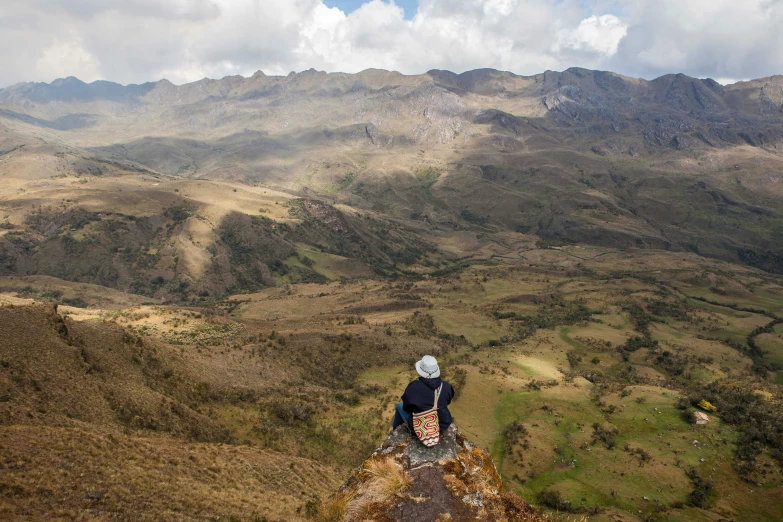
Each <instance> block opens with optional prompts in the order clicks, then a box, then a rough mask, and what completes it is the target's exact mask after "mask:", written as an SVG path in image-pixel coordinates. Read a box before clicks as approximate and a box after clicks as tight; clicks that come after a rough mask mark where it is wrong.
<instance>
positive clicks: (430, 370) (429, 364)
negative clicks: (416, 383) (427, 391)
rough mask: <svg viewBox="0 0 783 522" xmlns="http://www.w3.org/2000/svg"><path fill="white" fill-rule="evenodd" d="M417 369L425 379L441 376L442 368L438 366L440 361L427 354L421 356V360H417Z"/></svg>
mask: <svg viewBox="0 0 783 522" xmlns="http://www.w3.org/2000/svg"><path fill="white" fill-rule="evenodd" d="M416 371H417V372H419V375H421V376H422V377H424V378H425V379H434V378H435V377H440V368H438V361H436V360H435V357H433V356H431V355H425V356H424V357H422V358H421V361H418V362H416Z"/></svg>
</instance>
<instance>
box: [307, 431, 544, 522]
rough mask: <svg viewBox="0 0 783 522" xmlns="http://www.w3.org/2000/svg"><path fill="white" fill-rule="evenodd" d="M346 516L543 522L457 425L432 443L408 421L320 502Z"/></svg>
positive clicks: (324, 511)
mask: <svg viewBox="0 0 783 522" xmlns="http://www.w3.org/2000/svg"><path fill="white" fill-rule="evenodd" d="M321 518H322V519H328V520H334V521H338V520H339V521H342V522H353V521H364V520H384V521H389V522H392V521H416V522H425V521H447V520H448V521H450V522H461V521H469V520H470V521H474V520H482V521H495V522H503V521H508V522H512V521H520V522H523V521H538V520H542V519H541V518H539V516H538V515H537V513H536V510H535V508H533V507H532V506H531V505H530V504H528V503H527V502H525V501H524V500H522V499H521V498H520V497H518V496H516V495H514V494H512V493H509V492H507V491H505V490H504V489H503V485H502V482H501V479H500V475H499V474H498V472H497V470H496V469H495V465H494V464H493V462H492V458H491V457H490V455H489V454H488V453H487V452H486V451H484V450H482V449H481V448H479V447H477V446H475V445H474V444H472V443H471V442H470V441H468V440H467V439H466V438H465V437H464V436H463V435H462V434H461V433H459V431H458V429H457V427H456V426H455V425H452V426H451V427H450V428H449V429H448V430H447V431H446V432H445V433H443V434H442V435H441V440H440V443H439V444H438V445H436V446H434V447H431V448H428V447H426V446H424V445H423V444H421V442H419V440H418V439H416V438H415V437H412V436H411V434H410V433H409V432H408V429H407V428H406V427H405V426H404V425H403V426H400V427H399V428H397V429H396V430H395V431H394V432H392V434H391V435H389V437H388V439H386V441H385V442H384V443H383V444H382V445H381V447H379V448H378V449H377V450H375V452H374V453H373V454H372V456H370V458H368V459H367V460H366V461H365V462H364V463H363V464H362V465H361V466H360V467H359V469H358V470H357V471H356V472H355V473H354V475H353V476H352V477H351V478H350V479H348V481H347V482H346V483H345V484H344V485H343V486H342V487H341V488H340V490H339V491H338V492H337V493H336V494H335V495H334V496H333V497H332V498H330V499H329V500H328V501H326V502H325V503H324V504H323V505H322V506H321Z"/></svg>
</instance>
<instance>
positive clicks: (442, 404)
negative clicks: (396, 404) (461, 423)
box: [402, 377, 454, 432]
mask: <svg viewBox="0 0 783 522" xmlns="http://www.w3.org/2000/svg"><path fill="white" fill-rule="evenodd" d="M441 385H442V386H443V388H442V389H441V392H440V398H439V399H438V422H439V423H440V431H441V432H444V431H446V430H447V429H448V427H449V426H450V425H451V423H452V422H454V419H453V418H452V417H451V412H450V411H449V407H448V406H449V404H450V403H451V399H453V398H454V388H453V387H452V386H451V384H449V383H448V382H446V381H444V380H441V378H440V377H435V378H432V379H425V378H424V377H419V379H418V380H415V381H413V382H411V383H410V384H409V385H408V387H407V388H405V393H403V394H402V408H403V409H404V410H405V411H408V412H411V413H421V412H423V411H427V410H429V409H432V406H433V405H434V400H435V390H437V389H438V387H439V386H441Z"/></svg>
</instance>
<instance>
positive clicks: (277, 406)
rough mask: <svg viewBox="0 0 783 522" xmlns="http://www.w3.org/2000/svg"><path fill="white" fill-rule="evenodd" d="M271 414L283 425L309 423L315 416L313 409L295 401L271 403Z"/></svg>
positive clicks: (287, 400)
mask: <svg viewBox="0 0 783 522" xmlns="http://www.w3.org/2000/svg"><path fill="white" fill-rule="evenodd" d="M272 413H273V414H274V415H275V416H276V417H277V418H278V419H280V420H281V421H283V422H284V423H285V424H289V425H290V424H294V423H295V422H309V421H310V420H312V418H313V415H315V407H314V406H313V405H312V404H308V403H306V402H304V401H300V400H297V399H280V400H277V401H275V402H274V403H272Z"/></svg>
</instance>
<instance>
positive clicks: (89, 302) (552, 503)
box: [0, 248, 783, 521]
mask: <svg viewBox="0 0 783 522" xmlns="http://www.w3.org/2000/svg"><path fill="white" fill-rule="evenodd" d="M583 250H590V249H589V248H584V249H583ZM594 250H595V252H592V251H590V252H580V254H594V255H580V256H579V258H575V257H574V256H573V255H571V254H572V253H569V252H564V251H562V250H557V249H531V250H529V251H527V252H525V253H524V261H519V260H512V261H505V260H487V261H483V262H476V263H474V264H473V265H471V266H469V267H466V268H462V269H460V270H455V271H454V272H452V273H450V274H445V275H442V276H440V277H428V278H423V279H421V280H418V281H397V282H383V281H377V280H372V279H365V280H357V281H344V282H331V283H324V284H316V283H311V284H290V285H285V286H281V287H275V288H269V289H266V290H263V291H260V292H257V293H250V294H241V295H235V296H233V297H230V298H228V299H225V300H222V301H208V302H205V303H203V306H175V305H164V304H160V303H156V302H152V301H149V300H142V299H140V298H137V297H135V296H131V295H127V294H120V293H117V294H116V295H115V294H111V293H108V294H105V295H101V292H99V291H96V289H95V288H94V287H91V286H89V285H80V284H76V283H67V282H64V281H60V280H55V279H51V278H49V279H45V278H44V279H42V278H34V277H31V278H2V279H0V288H2V290H3V293H2V295H0V325H2V327H0V363H1V364H0V377H1V378H2V380H0V397H2V401H1V402H0V421H1V422H2V424H1V425H0V453H1V454H2V467H3V473H2V474H0V475H1V476H0V494H1V495H2V498H3V502H4V504H3V507H2V509H0V516H2V517H3V518H5V519H9V520H10V519H29V520H34V519H39V518H41V517H53V518H61V519H84V520H89V519H128V520H130V519H133V520H141V519H147V520H154V519H163V518H165V519H183V520H184V519H194V520H217V519H218V518H220V519H221V520H222V519H229V520H232V519H233V520H254V519H255V520H263V519H264V518H263V517H266V519H267V520H278V519H281V520H298V519H304V518H307V517H315V516H317V515H316V513H317V505H318V502H319V501H320V500H321V499H322V498H324V497H325V496H326V495H328V493H329V492H332V491H334V490H335V489H336V487H337V486H339V484H340V483H341V481H342V480H344V479H345V478H347V477H348V476H349V475H350V473H351V471H352V470H353V469H354V468H355V467H356V466H357V465H359V464H360V463H361V462H362V461H363V460H364V459H365V458H366V457H368V456H369V455H370V453H371V452H372V450H373V449H374V448H375V447H376V446H377V445H378V444H379V443H380V442H381V441H382V440H383V438H384V436H385V433H386V431H387V429H388V423H389V421H390V418H391V414H392V411H393V410H392V408H393V405H394V403H395V402H397V401H398V397H399V395H400V394H401V392H402V390H403V389H404V386H405V385H406V384H407V382H408V381H409V380H410V379H412V378H414V373H413V370H412V362H413V361H415V360H416V359H417V358H419V357H420V356H421V355H423V354H425V353H429V354H431V355H434V356H436V357H437V358H438V359H439V361H440V362H441V365H442V368H443V374H444V377H445V378H446V379H447V380H450V381H451V382H452V383H453V384H454V385H455V387H456V388H457V390H458V396H457V398H456V400H455V402H454V403H453V405H452V411H453V413H454V415H455V418H456V422H457V424H458V425H459V427H460V429H461V430H462V431H463V432H464V433H465V434H466V435H467V436H468V437H470V438H471V439H472V440H473V441H474V442H476V443H478V444H479V445H481V446H483V447H485V448H487V449H489V450H490V451H491V452H492V455H493V458H494V460H495V462H496V465H497V467H498V469H499V471H500V472H501V475H502V477H503V480H504V483H505V486H506V487H507V488H508V489H510V490H512V491H514V492H517V493H519V494H520V495H522V496H523V497H524V498H526V499H527V500H529V501H531V502H532V503H535V504H538V505H540V507H541V508H542V509H543V510H545V511H547V510H552V511H560V512H570V513H572V514H571V515H569V516H570V517H571V518H574V517H579V516H582V515H588V516H589V518H590V520H597V521H600V520H607V521H608V520H645V521H648V520H716V519H719V518H724V519H731V520H738V521H739V520H748V521H750V520H754V521H755V520H767V521H774V520H780V519H781V518H780V513H783V495H781V491H783V473H782V468H781V457H783V455H781V453H780V446H779V445H780V443H781V441H782V440H783V439H781V436H783V423H782V421H781V413H780V411H781V408H780V406H781V389H780V386H779V385H777V384H776V382H780V378H781V377H780V376H781V373H780V367H779V366H775V364H776V363H777V362H779V361H781V360H783V330H781V328H782V327H783V325H782V324H781V323H783V321H779V319H778V318H779V317H780V315H783V312H781V311H782V310H783V284H781V283H782V282H781V280H780V278H779V277H774V276H771V275H769V274H766V273H764V272H760V271H758V270H754V269H750V268H746V267H740V266H735V265H730V264H727V263H721V262H716V261H709V260H704V259H703V258H699V257H698V256H695V255H691V254H681V253H677V254H675V253H670V252H655V251H652V252H650V251H647V252H644V253H643V254H634V253H629V252H616V251H607V252H604V251H599V249H594ZM599 254H602V255H599ZM54 290H56V291H57V292H59V294H52V292H53V291H54ZM52 295H56V297H55V298H52V297H51V296H52ZM47 296H48V297H47ZM77 298H78V299H80V300H81V301H79V302H80V303H83V306H84V307H81V306H79V307H77V306H67V305H60V306H58V307H57V308H56V309H55V308H53V306H52V304H51V301H52V300H53V299H54V300H61V301H62V300H63V299H72V300H73V299H77ZM71 302H75V301H71ZM775 371H777V374H776V373H775ZM702 400H707V401H709V402H711V403H713V404H714V405H715V406H716V407H717V411H707V410H709V408H704V407H699V404H700V401H702ZM697 411H703V412H705V413H707V415H708V416H709V422H708V423H707V424H705V425H697V424H695V423H693V422H692V421H693V414H694V413H695V412H697ZM232 517H233V518H232ZM254 517H255V518H254Z"/></svg>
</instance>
